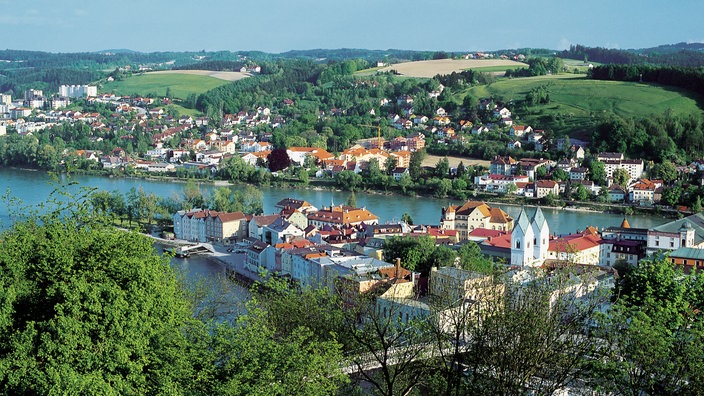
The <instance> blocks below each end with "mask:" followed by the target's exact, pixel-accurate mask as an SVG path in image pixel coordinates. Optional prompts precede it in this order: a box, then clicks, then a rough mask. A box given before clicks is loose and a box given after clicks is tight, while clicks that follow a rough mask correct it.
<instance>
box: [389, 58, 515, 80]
mask: <svg viewBox="0 0 704 396" xmlns="http://www.w3.org/2000/svg"><path fill="white" fill-rule="evenodd" d="M517 67H526V64H525V63H521V62H515V61H511V60H504V59H436V60H427V61H417V62H403V63H397V64H394V65H390V66H386V67H383V68H380V69H378V71H381V72H386V71H391V70H395V71H397V72H398V73H400V74H401V75H403V76H408V77H420V78H431V77H434V76H436V75H438V74H451V73H452V72H461V71H463V70H468V69H475V70H480V71H484V70H482V68H484V69H485V70H486V71H487V72H502V71H506V70H507V69H515V68H517Z"/></svg>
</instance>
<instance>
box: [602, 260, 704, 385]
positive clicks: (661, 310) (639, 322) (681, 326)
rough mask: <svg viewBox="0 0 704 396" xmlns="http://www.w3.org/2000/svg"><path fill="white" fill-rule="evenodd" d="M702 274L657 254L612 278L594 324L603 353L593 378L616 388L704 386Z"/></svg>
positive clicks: (703, 288) (703, 282)
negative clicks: (609, 299) (608, 303)
mask: <svg viewBox="0 0 704 396" xmlns="http://www.w3.org/2000/svg"><path fill="white" fill-rule="evenodd" d="M702 291H704V277H703V276H702V275H701V273H699V272H696V273H693V274H690V275H686V274H684V273H683V271H682V270H681V269H680V268H675V266H674V265H673V264H672V263H670V261H669V260H668V259H667V258H665V257H662V256H654V257H652V258H650V259H648V260H641V262H640V263H639V264H638V266H637V267H634V268H629V269H628V271H625V272H624V275H623V276H620V277H619V278H618V281H617V282H616V287H615V289H614V300H615V302H614V304H613V308H612V309H611V310H610V311H609V312H607V313H606V314H605V315H604V316H603V317H602V318H601V319H600V321H599V323H598V326H597V327H596V329H597V332H596V333H595V336H597V337H600V338H601V339H602V340H603V341H604V342H605V346H604V351H605V352H607V354H606V356H605V358H604V359H598V360H595V361H593V362H592V363H593V364H594V366H595V368H594V370H595V375H594V376H593V380H594V382H595V383H596V385H597V386H600V387H601V388H602V389H604V390H605V391H610V392H618V393H620V394H625V395H626V394H630V395H641V394H644V393H646V394H673V395H674V394H699V393H700V392H701V389H702V386H704V378H702V376H701V370H702V368H704V353H703V352H704V347H703V345H704V319H703V318H702V317H701V315H698V314H697V312H698V311H699V310H700V309H701V308H702V305H703V304H702V300H701V295H702Z"/></svg>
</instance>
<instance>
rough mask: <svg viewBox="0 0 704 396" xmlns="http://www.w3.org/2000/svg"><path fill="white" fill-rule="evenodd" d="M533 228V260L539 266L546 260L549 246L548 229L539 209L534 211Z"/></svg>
mask: <svg viewBox="0 0 704 396" xmlns="http://www.w3.org/2000/svg"><path fill="white" fill-rule="evenodd" d="M531 226H532V227H533V236H534V238H535V239H534V240H533V258H534V259H535V260H536V261H537V262H538V263H539V264H538V265H541V264H542V263H543V262H544V261H545V259H547V258H548V247H549V245H550V227H548V222H547V220H545V216H543V211H542V210H540V207H538V209H536V211H535V214H534V215H533V220H532V221H531Z"/></svg>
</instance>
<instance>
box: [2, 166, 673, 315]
mask: <svg viewBox="0 0 704 396" xmlns="http://www.w3.org/2000/svg"><path fill="white" fill-rule="evenodd" d="M67 182H70V183H75V184H71V185H70V186H68V187H67V188H66V189H65V190H66V191H68V192H70V194H71V195H70V196H73V197H80V196H81V195H83V194H85V193H86V192H87V191H88V190H89V189H98V190H105V191H110V192H112V191H118V192H120V193H122V194H126V193H127V192H128V191H129V190H130V189H131V188H133V187H134V188H136V189H140V188H142V189H144V191H145V192H147V193H154V194H156V195H158V196H161V197H171V196H174V195H175V196H179V197H180V196H183V191H184V187H185V184H184V183H179V182H168V181H148V180H142V179H125V178H110V177H100V176H83V175H76V176H72V177H71V178H70V179H67V178H66V176H58V178H56V177H52V176H51V175H49V174H47V173H43V172H35V171H26V170H16V169H4V168H0V195H2V196H3V199H2V201H0V230H2V229H5V228H8V227H9V226H10V225H11V224H12V223H13V222H14V221H16V219H17V218H19V217H22V216H26V215H28V214H29V213H31V211H32V210H35V211H40V212H41V211H43V210H46V209H44V208H42V206H43V205H44V206H45V207H47V206H46V205H48V207H49V208H52V207H53V206H52V205H51V204H50V202H51V201H54V200H57V201H60V202H66V200H67V199H71V198H67V196H66V195H61V194H58V193H57V192H55V191H60V189H59V190H57V187H58V186H59V184H60V183H63V184H66V183H67ZM214 188H217V187H214V186H212V185H208V184H204V185H202V186H201V191H202V192H203V193H204V194H210V193H211V192H212V191H213V189H214ZM262 193H263V205H264V212H265V213H274V205H275V204H276V203H277V202H278V201H280V200H281V199H283V198H287V197H291V198H297V199H303V200H306V201H308V202H310V203H311V204H313V205H314V206H317V207H318V208H320V207H322V206H328V205H330V204H331V203H334V204H339V203H345V202H347V200H348V198H349V194H350V193H348V192H340V191H321V190H313V189H293V190H292V189H282V188H271V187H265V188H262ZM355 198H356V201H357V205H358V206H364V207H366V208H367V209H369V210H370V211H371V212H372V213H374V214H376V215H377V216H379V218H380V222H392V221H398V220H399V219H400V218H401V216H402V215H403V213H405V212H407V213H409V214H410V215H411V216H412V217H413V220H414V222H415V224H428V225H430V224H439V222H440V214H441V210H442V207H443V206H448V205H450V204H461V202H451V201H448V200H438V199H433V198H411V197H406V196H398V195H383V194H365V193H356V195H355ZM495 206H499V207H501V208H502V209H504V210H505V211H506V212H507V213H508V214H509V215H511V216H513V217H514V218H517V217H518V214H519V212H520V209H521V208H520V207H518V206H507V205H495ZM528 211H529V214H532V209H528ZM543 213H544V215H545V218H546V220H547V222H548V225H549V227H550V230H551V233H553V234H558V235H560V234H568V233H571V232H575V231H576V230H583V229H584V228H586V227H587V226H596V227H598V228H600V229H601V228H605V227H608V226H616V225H619V224H620V223H621V221H622V220H623V218H622V217H621V216H617V215H611V214H604V213H592V212H579V211H566V210H556V209H543ZM628 221H629V222H630V224H631V226H632V227H639V228H652V227H654V226H657V225H660V224H662V223H664V222H666V221H667V220H666V219H664V218H662V217H657V216H629V217H628ZM157 248H160V247H159V246H157ZM172 265H173V267H174V268H175V269H176V270H177V271H179V272H182V273H183V275H184V276H185V280H186V281H187V284H188V285H190V286H191V288H192V289H194V290H197V291H198V293H200V294H201V295H200V296H198V301H201V302H202V303H201V304H198V306H200V307H201V313H203V314H204V315H211V316H213V315H215V316H218V317H225V318H232V317H234V316H237V315H238V314H239V313H241V312H244V309H245V308H244V306H243V304H244V302H246V301H247V300H248V299H249V298H248V297H249V292H248V290H247V289H246V288H244V287H243V286H241V285H239V284H236V283H233V282H231V281H229V279H227V277H226V271H225V267H224V266H223V265H222V264H221V263H219V262H218V261H216V260H214V259H212V258H209V257H208V256H205V255H202V256H200V255H195V256H191V257H189V258H187V259H177V258H173V259H172Z"/></svg>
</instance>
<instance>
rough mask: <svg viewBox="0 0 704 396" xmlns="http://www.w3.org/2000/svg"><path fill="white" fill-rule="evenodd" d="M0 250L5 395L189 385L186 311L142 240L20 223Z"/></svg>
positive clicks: (98, 229)
mask: <svg viewBox="0 0 704 396" xmlns="http://www.w3.org/2000/svg"><path fill="white" fill-rule="evenodd" d="M2 239H3V243H2V244H1V245H0V296H1V297H0V300H1V301H0V303H1V304H2V306H3V307H4V309H3V310H2V312H1V313H0V383H2V384H3V389H4V391H5V392H9V393H14V394H20V393H32V394H48V393H51V392H54V391H55V390H56V389H61V390H62V392H69V393H74V392H75V393H84V392H88V391H89V392H90V393H96V394H97V393H102V394H110V393H134V394H156V393H163V392H166V393H168V392H171V391H173V390H174V389H187V388H190V387H191V386H192V384H191V383H190V382H191V379H192V378H195V377H193V374H194V372H193V371H192V368H191V366H190V362H189V356H190V347H189V342H188V340H187V339H186V337H185V334H186V331H187V329H188V327H189V326H190V325H189V323H191V321H192V319H191V315H190V310H189V307H188V306H187V305H186V304H185V300H183V299H182V298H181V296H182V295H181V289H180V287H179V285H178V282H177V278H176V276H175V274H174V273H173V272H172V271H171V269H170V267H169V263H168V259H167V258H165V257H161V256H158V255H157V254H156V253H155V251H154V249H153V247H152V241H151V240H150V239H149V238H146V237H144V236H142V235H139V234H136V233H132V232H125V231H116V230H114V229H111V228H106V227H103V226H101V225H100V223H97V222H92V221H91V220H90V216H89V215H88V214H86V213H82V214H81V216H80V222H79V221H78V220H77V219H76V218H72V217H62V218H58V217H44V218H43V221H42V222H41V223H38V222H34V221H28V222H25V223H16V224H15V225H14V226H13V228H12V229H10V230H8V231H6V232H5V233H4V234H3V236H2Z"/></svg>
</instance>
